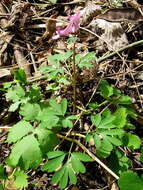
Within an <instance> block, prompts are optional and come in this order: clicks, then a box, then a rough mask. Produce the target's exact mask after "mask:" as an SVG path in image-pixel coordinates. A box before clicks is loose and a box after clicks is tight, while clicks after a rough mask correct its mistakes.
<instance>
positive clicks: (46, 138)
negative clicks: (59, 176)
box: [34, 127, 58, 154]
mask: <svg viewBox="0 0 143 190" xmlns="http://www.w3.org/2000/svg"><path fill="white" fill-rule="evenodd" d="M34 134H36V135H37V139H38V142H39V146H40V149H41V151H42V153H43V154H45V153H47V152H49V151H51V150H53V148H54V147H55V146H56V145H57V144H58V137H57V135H56V134H55V133H54V132H52V131H51V130H47V129H43V128H40V127H37V128H36V129H35V131H34Z"/></svg>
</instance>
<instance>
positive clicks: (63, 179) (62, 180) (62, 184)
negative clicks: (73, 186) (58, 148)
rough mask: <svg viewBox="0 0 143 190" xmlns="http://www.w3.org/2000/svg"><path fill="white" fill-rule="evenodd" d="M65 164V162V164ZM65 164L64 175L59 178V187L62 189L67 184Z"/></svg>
mask: <svg viewBox="0 0 143 190" xmlns="http://www.w3.org/2000/svg"><path fill="white" fill-rule="evenodd" d="M66 165H67V164H66ZM66 165H65V171H64V175H63V176H62V177H61V179H60V183H59V187H60V188H62V189H64V188H65V187H67V184H68V168H67V167H66Z"/></svg>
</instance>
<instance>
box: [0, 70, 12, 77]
mask: <svg viewBox="0 0 143 190" xmlns="http://www.w3.org/2000/svg"><path fill="white" fill-rule="evenodd" d="M10 74H11V73H10V70H8V69H0V78H2V77H5V76H8V75H10Z"/></svg>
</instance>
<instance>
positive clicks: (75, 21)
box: [53, 12, 80, 39]
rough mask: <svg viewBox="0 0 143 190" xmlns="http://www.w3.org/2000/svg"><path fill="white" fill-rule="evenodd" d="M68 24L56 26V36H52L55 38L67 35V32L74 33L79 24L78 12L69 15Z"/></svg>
mask: <svg viewBox="0 0 143 190" xmlns="http://www.w3.org/2000/svg"><path fill="white" fill-rule="evenodd" d="M69 20H70V22H69V24H68V25H67V26H66V27H65V28H62V27H61V26H57V27H56V34H57V35H56V36H54V37H53V38H54V39H57V38H59V37H61V36H68V35H69V34H72V33H75V32H77V31H78V29H79V26H80V12H78V13H76V14H74V15H72V16H69Z"/></svg>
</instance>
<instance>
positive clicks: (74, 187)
mask: <svg viewBox="0 0 143 190" xmlns="http://www.w3.org/2000/svg"><path fill="white" fill-rule="evenodd" d="M71 190H79V188H78V187H77V186H73V187H72V188H71Z"/></svg>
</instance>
